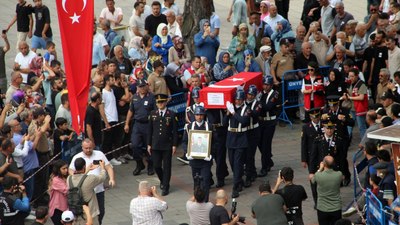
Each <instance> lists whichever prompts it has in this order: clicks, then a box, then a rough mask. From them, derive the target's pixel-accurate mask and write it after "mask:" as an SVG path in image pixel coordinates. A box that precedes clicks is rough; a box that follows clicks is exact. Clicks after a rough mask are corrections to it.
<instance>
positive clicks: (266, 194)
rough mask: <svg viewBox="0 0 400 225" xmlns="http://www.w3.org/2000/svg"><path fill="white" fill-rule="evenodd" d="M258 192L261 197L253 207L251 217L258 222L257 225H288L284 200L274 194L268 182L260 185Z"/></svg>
mask: <svg viewBox="0 0 400 225" xmlns="http://www.w3.org/2000/svg"><path fill="white" fill-rule="evenodd" d="M258 191H259V194H260V197H259V198H258V199H256V200H255V201H254V202H253V204H252V206H251V213H252V214H251V216H252V217H253V218H255V219H256V220H257V224H259V225H261V224H274V225H287V224H288V222H287V219H286V216H285V211H286V206H285V202H284V200H283V198H282V197H281V196H280V195H278V194H274V193H273V192H272V190H271V185H270V184H269V182H268V181H267V182H265V183H264V184H260V186H259V187H258ZM265 206H268V207H265Z"/></svg>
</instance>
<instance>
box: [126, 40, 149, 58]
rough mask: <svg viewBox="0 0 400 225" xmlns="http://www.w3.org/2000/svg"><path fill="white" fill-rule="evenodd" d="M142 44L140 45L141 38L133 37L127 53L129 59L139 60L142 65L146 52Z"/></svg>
mask: <svg viewBox="0 0 400 225" xmlns="http://www.w3.org/2000/svg"><path fill="white" fill-rule="evenodd" d="M142 46H143V43H142V37H139V36H135V37H133V38H132V40H131V42H130V49H129V51H128V54H129V58H131V59H139V60H140V61H141V62H142V63H144V61H146V59H147V57H146V52H145V50H144V49H143V48H142Z"/></svg>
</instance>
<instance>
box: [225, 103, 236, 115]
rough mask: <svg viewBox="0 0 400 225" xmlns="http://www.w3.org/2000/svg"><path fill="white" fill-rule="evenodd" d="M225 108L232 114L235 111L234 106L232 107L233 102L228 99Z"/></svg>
mask: <svg viewBox="0 0 400 225" xmlns="http://www.w3.org/2000/svg"><path fill="white" fill-rule="evenodd" d="M226 109H227V110H228V111H229V112H230V113H232V114H233V113H234V112H235V108H234V107H233V104H232V103H230V102H229V101H227V102H226Z"/></svg>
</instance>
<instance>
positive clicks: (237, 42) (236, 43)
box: [228, 23, 256, 64]
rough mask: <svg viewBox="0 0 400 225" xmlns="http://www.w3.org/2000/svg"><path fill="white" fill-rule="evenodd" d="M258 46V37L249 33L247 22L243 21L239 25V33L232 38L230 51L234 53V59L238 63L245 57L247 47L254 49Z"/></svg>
mask: <svg viewBox="0 0 400 225" xmlns="http://www.w3.org/2000/svg"><path fill="white" fill-rule="evenodd" d="M255 47H256V39H255V38H254V36H253V35H251V34H249V29H248V27H247V24H245V23H242V24H240V25H239V32H238V34H237V35H236V36H235V37H234V38H233V39H232V41H231V43H230V45H229V49H228V51H229V53H231V54H232V61H233V62H234V63H235V64H237V63H238V62H239V61H240V60H242V59H243V52H244V50H246V49H249V50H252V51H254V48H255Z"/></svg>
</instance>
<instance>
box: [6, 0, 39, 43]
mask: <svg viewBox="0 0 400 225" xmlns="http://www.w3.org/2000/svg"><path fill="white" fill-rule="evenodd" d="M32 12H33V9H32V5H31V4H28V3H27V2H26V1H25V0H18V3H17V6H16V9H15V15H14V17H13V18H12V20H11V22H10V23H9V24H8V26H7V28H6V31H7V32H8V31H9V30H10V28H11V27H12V26H13V25H14V23H15V22H17V49H18V45H19V42H20V41H26V37H28V38H32V28H33V18H32Z"/></svg>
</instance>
